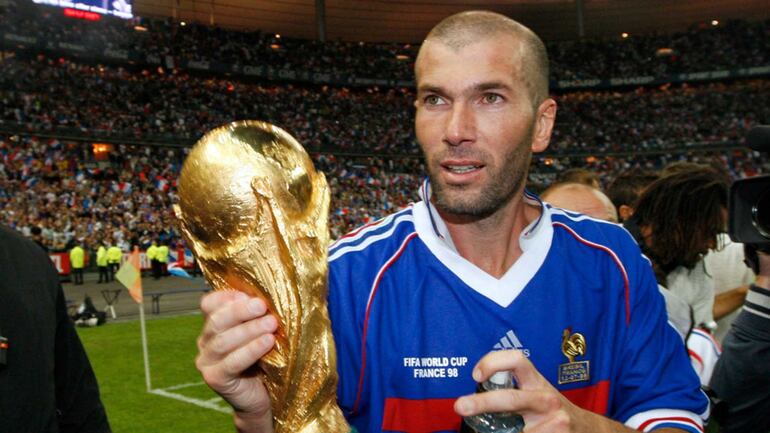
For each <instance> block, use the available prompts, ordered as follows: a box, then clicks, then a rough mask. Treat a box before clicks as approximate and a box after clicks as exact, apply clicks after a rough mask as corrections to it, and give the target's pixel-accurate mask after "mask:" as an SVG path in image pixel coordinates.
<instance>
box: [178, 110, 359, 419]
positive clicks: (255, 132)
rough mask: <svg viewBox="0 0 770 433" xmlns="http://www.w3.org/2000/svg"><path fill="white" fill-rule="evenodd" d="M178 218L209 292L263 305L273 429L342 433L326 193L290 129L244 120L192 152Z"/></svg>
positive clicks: (263, 369) (261, 366)
mask: <svg viewBox="0 0 770 433" xmlns="http://www.w3.org/2000/svg"><path fill="white" fill-rule="evenodd" d="M178 188H179V204H178V205H177V206H175V212H176V215H177V217H178V218H179V220H180V221H181V229H182V233H183V234H184V236H185V239H186V240H187V242H188V245H189V246H190V248H191V249H192V251H193V253H194V254H195V257H196V258H197V260H198V263H199V264H200V268H201V270H202V271H203V275H204V277H205V278H206V280H207V281H208V282H209V284H211V286H212V287H213V288H214V290H240V291H242V292H245V293H247V294H249V295H252V296H257V297H260V298H262V299H264V300H265V302H266V303H267V305H268V310H269V312H270V313H271V314H273V315H275V316H276V318H277V319H278V323H279V327H278V331H277V332H276V343H275V347H274V348H273V350H272V351H270V352H269V353H268V354H267V355H265V356H264V357H263V358H262V359H261V360H260V362H259V363H258V370H259V371H258V374H259V375H260V376H261V378H262V380H263V382H264V383H265V386H266V387H267V391H268V393H269V394H270V400H271V404H272V411H273V425H274V427H275V431H276V432H277V433H289V432H291V433H295V432H303V433H327V432H334V433H348V432H349V431H350V427H349V426H348V424H347V422H346V421H345V418H344V417H343V415H342V411H341V410H340V408H339V407H338V406H337V399H336V388H337V357H336V356H337V355H336V352H335V348H334V340H333V339H332V332H331V326H330V322H329V315H328V312H327V309H326V294H327V288H326V272H327V266H326V250H327V247H328V245H329V229H328V226H327V220H328V214H329V188H328V186H327V184H326V178H325V177H324V175H323V173H319V172H316V171H315V168H314V167H313V163H312V161H311V160H310V157H309V156H308V155H307V153H306V152H305V150H304V149H303V148H302V146H301V145H300V144H299V143H298V142H297V141H296V140H295V139H294V138H293V137H292V136H291V135H289V134H288V133H287V132H286V131H284V130H282V129H280V128H278V127H276V126H273V125H270V124H268V123H264V122H258V121H241V122H234V123H231V124H229V125H226V126H223V127H220V128H217V129H214V130H213V131H211V132H209V133H208V134H206V135H205V136H203V138H201V139H200V140H199V141H198V143H196V145H195V146H194V147H193V149H192V150H191V152H190V154H189V155H188V157H187V159H186V160H185V163H184V166H183V167H182V173H181V175H180V177H179V183H178Z"/></svg>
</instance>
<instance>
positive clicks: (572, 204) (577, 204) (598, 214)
mask: <svg viewBox="0 0 770 433" xmlns="http://www.w3.org/2000/svg"><path fill="white" fill-rule="evenodd" d="M541 198H542V199H543V201H547V202H548V203H550V204H552V205H554V206H556V207H560V208H562V209H567V210H571V211H575V212H580V213H582V214H584V215H588V216H590V217H593V218H597V219H601V220H605V221H610V222H618V212H617V211H616V210H615V206H614V205H613V204H612V201H610V199H609V197H607V196H606V195H604V193H603V192H601V191H599V190H598V189H596V188H591V187H590V186H588V185H583V184H581V183H560V184H557V185H554V186H552V187H550V188H548V189H547V190H545V192H544V193H543V194H542V195H541Z"/></svg>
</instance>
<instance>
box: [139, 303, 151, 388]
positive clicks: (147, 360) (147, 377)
mask: <svg viewBox="0 0 770 433" xmlns="http://www.w3.org/2000/svg"><path fill="white" fill-rule="evenodd" d="M139 325H140V327H141V329H142V354H143V355H144V382H145V383H146V384H147V392H150V391H152V383H151V382H150V356H149V354H148V353H147V330H146V329H145V327H144V301H142V302H140V303H139Z"/></svg>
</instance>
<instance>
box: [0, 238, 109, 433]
mask: <svg viewBox="0 0 770 433" xmlns="http://www.w3.org/2000/svg"><path fill="white" fill-rule="evenodd" d="M0 276H2V277H0V420H1V421H0V431H3V432H36V433H49V432H50V433H75V432H77V433H109V432H110V426H109V423H108V421H107V415H106V413H105V410H104V406H103V405H102V402H101V399H100V397H99V387H98V385H97V383H96V377H95V376H94V372H93V370H92V369H91V364H90V362H89V361H88V357H87V356H86V352H85V350H84V349H83V345H82V344H81V343H80V339H79V338H78V335H77V333H76V332H75V329H74V327H73V325H72V322H71V320H70V318H69V316H68V315H67V308H66V304H65V300H64V293H63V292H62V288H61V285H60V284H59V276H58V274H57V272H56V270H55V269H54V267H53V264H52V263H51V260H50V259H49V258H48V256H47V255H46V253H45V251H43V250H42V249H41V248H40V247H39V246H38V245H36V244H35V243H33V242H32V241H30V240H28V239H25V238H24V237H22V235H21V234H19V233H17V232H15V231H13V230H11V229H10V228H8V227H5V226H0Z"/></svg>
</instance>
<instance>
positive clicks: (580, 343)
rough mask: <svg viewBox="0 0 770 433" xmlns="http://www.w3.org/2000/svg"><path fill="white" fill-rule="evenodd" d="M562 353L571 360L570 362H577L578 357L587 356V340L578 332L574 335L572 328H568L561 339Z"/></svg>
mask: <svg viewBox="0 0 770 433" xmlns="http://www.w3.org/2000/svg"><path fill="white" fill-rule="evenodd" d="M561 352H562V353H563V354H564V356H566V357H567V359H569V362H571V363H572V362H575V357H576V356H583V355H585V354H586V339H585V337H583V334H580V333H578V332H576V333H574V334H572V328H567V329H565V330H564V332H563V333H562V337H561Z"/></svg>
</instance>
